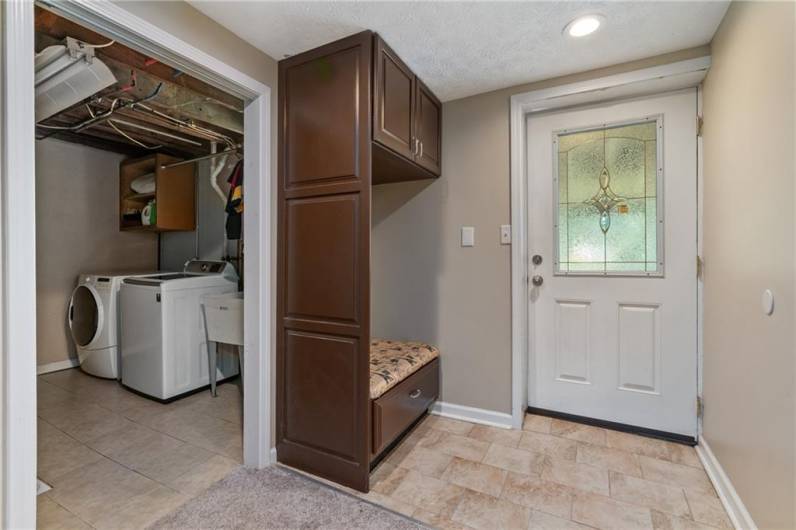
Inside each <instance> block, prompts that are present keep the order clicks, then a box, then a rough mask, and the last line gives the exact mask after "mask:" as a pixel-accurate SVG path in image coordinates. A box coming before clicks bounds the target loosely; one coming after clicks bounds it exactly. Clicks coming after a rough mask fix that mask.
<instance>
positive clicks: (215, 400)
mask: <svg viewBox="0 0 796 530" xmlns="http://www.w3.org/2000/svg"><path fill="white" fill-rule="evenodd" d="M216 392H217V393H218V396H215V397H213V396H212V395H211V394H210V391H206V392H199V393H198V394H194V395H193V396H190V397H187V398H185V399H184V400H182V401H183V402H184V403H182V404H181V407H182V408H185V409H190V410H192V411H193V412H199V413H201V414H207V415H208V416H213V417H215V418H218V419H221V420H225V421H228V422H230V423H234V424H236V425H243V395H242V394H241V392H240V388H239V387H238V385H236V384H232V383H226V384H223V385H219V387H218V388H217V390H216Z"/></svg>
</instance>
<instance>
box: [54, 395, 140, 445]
mask: <svg viewBox="0 0 796 530" xmlns="http://www.w3.org/2000/svg"><path fill="white" fill-rule="evenodd" d="M39 417H41V418H42V419H43V420H45V421H46V422H48V423H50V424H51V425H53V426H55V427H57V428H58V429H60V430H62V431H64V432H65V433H66V434H68V435H69V436H71V437H72V438H75V439H76V440H78V441H81V442H86V441H88V440H91V439H94V438H97V437H99V436H102V435H105V434H108V433H110V432H113V431H115V430H118V429H121V428H122V427H123V426H125V425H127V424H129V423H130V420H127V419H126V418H124V417H122V416H120V415H118V414H115V413H113V412H111V411H109V410H108V409H106V408H103V407H100V406H99V405H96V404H93V403H85V402H84V403H81V404H80V405H79V406H75V404H74V403H63V404H60V405H56V406H53V407H49V408H46V409H43V410H40V411H39Z"/></svg>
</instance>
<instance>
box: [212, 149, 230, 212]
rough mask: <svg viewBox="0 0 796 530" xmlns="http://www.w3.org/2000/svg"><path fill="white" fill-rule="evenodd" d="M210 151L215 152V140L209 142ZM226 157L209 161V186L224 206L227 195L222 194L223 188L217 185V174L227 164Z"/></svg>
mask: <svg viewBox="0 0 796 530" xmlns="http://www.w3.org/2000/svg"><path fill="white" fill-rule="evenodd" d="M210 152H211V153H212V154H215V153H216V142H212V143H211V144H210ZM228 159H229V158H228V157H226V156H225V157H224V158H222V159H220V160H218V159H216V158H213V159H212V160H211V162H210V186H212V188H213V191H215V192H216V195H218V196H219V197H220V198H221V203H222V204H223V205H224V206H226V204H227V196H226V195H225V194H224V190H222V189H221V186H219V185H218V176H219V175H220V174H221V171H222V170H223V169H224V167H225V166H226V164H227V160H228Z"/></svg>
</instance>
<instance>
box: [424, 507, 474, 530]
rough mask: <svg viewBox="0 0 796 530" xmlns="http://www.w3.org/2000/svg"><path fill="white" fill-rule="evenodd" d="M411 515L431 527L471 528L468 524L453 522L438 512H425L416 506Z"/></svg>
mask: <svg viewBox="0 0 796 530" xmlns="http://www.w3.org/2000/svg"><path fill="white" fill-rule="evenodd" d="M412 517H414V518H415V519H417V520H418V521H420V522H421V523H425V524H427V525H429V526H431V527H432V528H437V529H439V530H469V529H470V528H471V527H470V526H467V525H463V524H460V523H456V522H453V521H451V520H450V519H449V518H447V517H443V516H442V515H440V514H438V513H431V512H427V511H426V510H424V509H422V508H418V509H417V510H416V511H415V512H414V513H413V514H412Z"/></svg>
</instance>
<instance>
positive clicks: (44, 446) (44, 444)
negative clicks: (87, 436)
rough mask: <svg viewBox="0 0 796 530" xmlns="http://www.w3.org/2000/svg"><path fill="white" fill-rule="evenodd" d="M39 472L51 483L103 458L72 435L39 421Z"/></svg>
mask: <svg viewBox="0 0 796 530" xmlns="http://www.w3.org/2000/svg"><path fill="white" fill-rule="evenodd" d="M36 449H37V451H36V453H37V459H36V460H37V470H36V471H37V474H38V476H39V478H40V479H42V480H43V481H45V482H47V483H49V482H51V481H53V480H54V479H56V478H58V477H60V476H61V475H63V474H65V473H69V472H70V471H74V470H75V469H78V468H81V467H83V466H86V465H88V464H92V463H94V462H96V461H98V460H101V459H102V455H100V454H99V453H97V452H96V451H92V450H91V449H89V448H88V447H86V446H85V445H83V444H82V443H80V442H78V441H77V440H75V439H74V438H72V437H71V436H69V435H67V434H66V433H64V432H61V431H60V430H58V429H56V428H55V427H53V426H52V425H50V424H49V423H46V422H44V421H41V420H39V422H38V445H37V448H36Z"/></svg>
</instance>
